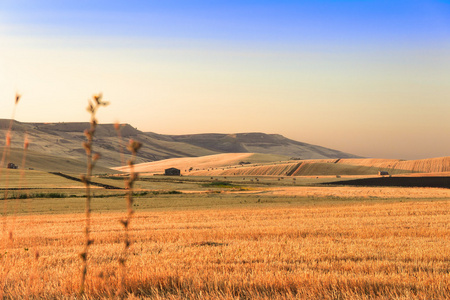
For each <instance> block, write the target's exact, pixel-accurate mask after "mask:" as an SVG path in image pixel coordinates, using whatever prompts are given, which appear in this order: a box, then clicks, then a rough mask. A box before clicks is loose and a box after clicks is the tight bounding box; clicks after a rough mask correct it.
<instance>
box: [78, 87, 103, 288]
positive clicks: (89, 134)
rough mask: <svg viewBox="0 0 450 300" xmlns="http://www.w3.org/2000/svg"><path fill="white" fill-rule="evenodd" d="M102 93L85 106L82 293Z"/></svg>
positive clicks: (97, 155) (88, 239) (85, 270)
mask: <svg viewBox="0 0 450 300" xmlns="http://www.w3.org/2000/svg"><path fill="white" fill-rule="evenodd" d="M102 98H103V97H102V94H98V95H94V96H92V100H88V102H89V104H88V107H87V111H88V112H89V114H90V116H91V118H90V128H89V129H86V130H85V131H84V135H85V136H86V141H85V142H83V148H84V150H85V151H86V158H87V169H86V174H85V175H82V176H81V181H82V182H83V183H84V185H85V188H86V204H85V227H84V235H85V243H84V249H83V251H82V252H81V253H80V258H81V261H82V268H81V286H80V294H84V292H85V289H86V286H85V285H86V275H87V263H88V254H89V246H90V245H91V244H92V243H93V242H94V240H93V239H91V236H90V232H91V199H92V195H91V184H90V183H91V178H92V171H93V169H94V167H95V164H96V162H97V161H98V159H99V158H100V154H99V153H94V151H93V142H94V135H95V130H96V128H97V124H98V122H97V119H96V113H97V110H98V109H99V108H100V107H101V106H106V105H108V104H109V103H108V102H106V101H103V100H102Z"/></svg>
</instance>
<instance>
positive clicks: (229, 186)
mask: <svg viewBox="0 0 450 300" xmlns="http://www.w3.org/2000/svg"><path fill="white" fill-rule="evenodd" d="M201 186H202V187H205V188H208V187H209V188H223V189H239V188H241V187H240V186H238V185H234V184H232V183H231V182H229V181H216V180H215V181H211V182H209V183H203V184H201Z"/></svg>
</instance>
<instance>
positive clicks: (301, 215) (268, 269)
mask: <svg viewBox="0 0 450 300" xmlns="http://www.w3.org/2000/svg"><path fill="white" fill-rule="evenodd" d="M449 208H450V205H449V202H448V201H442V200H434V201H431V200H429V201H414V202H383V201H382V202H377V203H364V204H362V203H358V202H350V203H349V204H342V203H341V204H339V205H329V204H327V205H320V206H314V205H307V206H297V207H276V208H275V207H273V208H270V207H264V208H257V207H253V208H239V209H233V208H230V209H222V210H218V209H211V210H207V209H196V210H195V209H194V210H181V211H159V212H156V211H154V212H140V213H136V214H135V216H134V218H133V219H132V223H131V224H132V225H131V228H130V229H131V234H132V240H133V243H132V245H131V248H130V251H129V255H128V258H127V263H126V275H125V276H124V279H125V285H124V287H125V288H124V293H123V294H122V296H123V297H124V298H130V299H133V298H150V299H448V298H449V295H450V260H449V259H450V216H449ZM123 216H124V213H93V214H92V216H91V217H92V228H91V229H92V232H91V237H92V238H93V239H94V244H93V245H92V246H91V248H90V253H89V257H88V275H87V281H86V292H85V294H84V295H83V296H80V295H79V293H78V292H79V288H80V268H81V267H80V266H81V262H80V258H79V253H80V252H81V251H82V247H83V246H82V245H83V242H84V234H83V224H84V216H83V215H81V214H66V215H24V216H9V217H7V218H3V222H4V223H3V225H6V228H8V229H7V230H5V227H3V228H4V230H3V234H2V243H1V258H0V260H1V267H0V268H1V271H0V283H1V286H0V293H1V294H2V297H3V299H26V298H29V299H38V298H44V299H62V298H64V299H78V298H80V299H81V298H83V299H97V298H114V297H116V296H117V295H118V293H119V292H120V288H119V287H120V286H121V280H122V275H121V274H122V273H121V271H120V268H119V263H118V260H119V258H120V257H121V253H122V247H123V230H122V227H121V226H120V224H119V219H121V218H123ZM10 229H11V230H10ZM9 231H11V233H12V236H11V237H10V236H9V234H8V232H9ZM36 254H37V255H36ZM2 297H0V298H2Z"/></svg>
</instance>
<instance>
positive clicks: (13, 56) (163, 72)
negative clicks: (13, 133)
mask: <svg viewBox="0 0 450 300" xmlns="http://www.w3.org/2000/svg"><path fill="white" fill-rule="evenodd" d="M449 80H450V3H449V1H414V0H412V1H411V0H410V1H395V0H394V1H171V0H168V1H166V0H165V1H95V0H91V1H61V0H60V1H22V0H15V1H13V0H11V1H10V0H6V1H5V0H3V1H1V3H0V101H1V104H2V107H3V108H2V110H1V115H0V118H9V117H10V112H11V111H12V102H13V97H14V94H15V92H16V91H18V92H20V93H22V94H23V99H22V102H21V103H20V106H19V107H18V110H17V115H16V118H17V119H18V120H19V121H23V122H32V121H37V122H62V121H65V122H69V121H84V120H87V119H88V116H87V114H86V112H85V111H84V106H85V105H86V100H87V98H89V96H90V95H92V94H93V93H96V92H100V91H101V92H103V94H104V96H105V98H106V99H107V100H110V101H111V106H110V107H108V108H105V109H104V110H103V112H101V113H100V115H99V119H100V122H102V123H105V122H108V123H110V122H114V121H115V120H119V121H121V122H126V123H131V124H133V125H134V126H137V127H138V128H139V129H141V130H144V131H154V132H158V133H170V134H185V133H202V132H222V133H236V132H249V131H262V132H266V133H280V134H283V135H285V136H287V137H289V138H292V139H296V140H299V141H303V142H308V143H313V144H319V145H322V146H326V147H331V148H335V149H339V150H342V151H347V152H351V153H355V154H359V155H363V156H371V157H388V158H407V159H413V158H424V157H435V156H448V155H450V151H449V150H450V136H449V135H450V122H448V121H447V116H448V114H449V113H450V101H449V100H450V99H449V95H450V84H449ZM168 120H170V121H168ZM173 120H176V121H175V122H174V121H173Z"/></svg>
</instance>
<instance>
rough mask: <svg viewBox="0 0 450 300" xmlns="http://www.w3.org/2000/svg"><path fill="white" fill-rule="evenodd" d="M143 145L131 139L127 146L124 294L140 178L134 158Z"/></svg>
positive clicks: (123, 264) (123, 256) (122, 261)
mask: <svg viewBox="0 0 450 300" xmlns="http://www.w3.org/2000/svg"><path fill="white" fill-rule="evenodd" d="M141 147H142V144H141V143H140V142H137V141H134V140H130V142H129V144H128V146H127V148H128V150H129V151H130V152H131V158H130V160H128V166H129V168H130V176H129V178H128V179H126V180H125V188H126V189H127V193H126V196H125V197H126V203H127V214H126V217H125V219H123V220H121V221H120V222H121V223H122V225H123V227H124V246H123V249H122V255H121V256H120V258H119V265H120V268H121V273H122V278H121V281H120V289H119V295H120V296H123V294H124V292H125V286H126V275H127V272H126V265H125V264H126V261H127V258H128V249H129V248H130V245H131V239H130V222H131V218H132V217H133V214H134V210H133V187H134V183H135V182H136V180H137V179H138V174H137V173H136V172H134V160H135V158H136V153H137V151H138V150H139V149H140V148H141Z"/></svg>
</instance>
